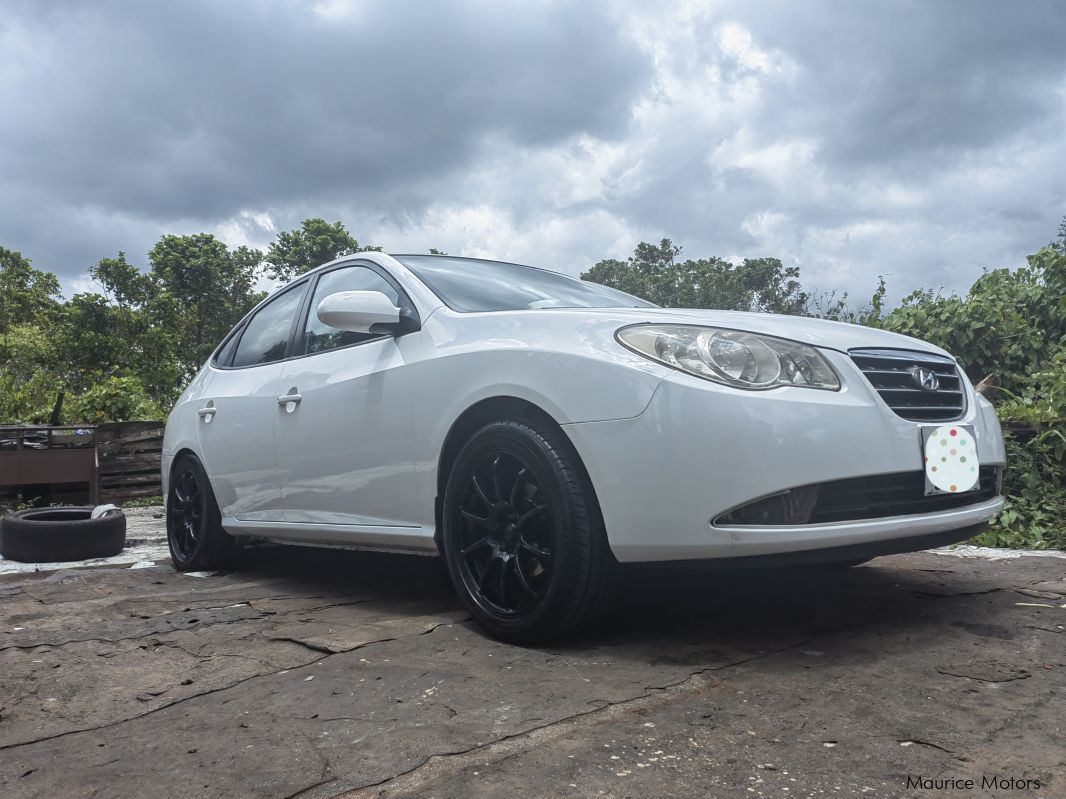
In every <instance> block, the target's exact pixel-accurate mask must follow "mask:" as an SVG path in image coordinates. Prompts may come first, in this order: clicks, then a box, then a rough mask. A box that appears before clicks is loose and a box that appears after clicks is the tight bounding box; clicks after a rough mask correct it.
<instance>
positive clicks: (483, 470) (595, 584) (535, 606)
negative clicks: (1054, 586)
mask: <svg viewBox="0 0 1066 799" xmlns="http://www.w3.org/2000/svg"><path fill="white" fill-rule="evenodd" d="M483 483H484V484H485V485H482V484H483ZM538 508H540V510H538ZM442 519H443V536H442V538H443V543H444V555H445V560H446V562H447V565H448V573H449V575H450V577H451V580H452V584H453V585H454V586H455V589H456V591H457V592H458V593H459V596H460V598H461V599H462V601H463V604H464V605H465V606H466V607H467V609H468V610H469V611H470V613H471V614H472V615H473V616H474V618H475V619H477V620H478V621H479V622H480V623H481V624H482V625H483V626H484V627H485V628H486V629H487V630H488V631H489V633H491V634H492V635H493V636H494V637H496V638H499V639H501V640H504V641H509V642H512V643H520V644H534V643H543V642H545V641H548V640H550V639H552V638H556V637H559V636H563V635H567V634H571V633H574V632H576V631H578V630H580V629H582V628H585V627H587V626H589V625H591V624H593V623H595V622H596V621H598V620H599V619H601V618H602V617H603V616H604V615H605V614H606V613H607V612H608V611H609V609H610V607H611V606H612V605H613V603H614V600H615V598H616V597H617V595H618V587H619V580H620V576H621V575H620V569H619V566H618V564H617V562H616V561H615V559H614V556H613V555H612V554H611V551H610V547H609V546H608V544H607V536H606V534H605V532H604V528H603V521H602V518H601V516H600V511H599V507H598V505H597V503H596V499H595V496H594V494H593V491H592V488H591V486H590V485H589V481H588V478H587V476H586V474H585V471H584V468H583V467H582V466H581V463H580V461H579V459H578V457H577V453H576V452H574V450H573V447H572V446H571V445H570V442H569V441H567V440H566V438H565V436H564V435H563V434H562V433H560V432H558V431H557V430H555V429H553V428H551V427H549V426H548V425H546V424H543V423H539V422H525V421H500V422H493V423H491V424H489V425H486V426H485V427H483V428H482V429H481V430H479V431H478V432H477V433H475V434H474V435H473V436H472V437H471V438H470V440H469V441H468V442H467V443H466V445H465V446H464V447H463V448H462V450H461V451H460V452H459V455H458V457H457V458H456V460H455V463H454V465H453V466H452V469H451V472H450V474H449V475H448V483H447V486H446V488H445V492H444V508H443V514H442Z"/></svg>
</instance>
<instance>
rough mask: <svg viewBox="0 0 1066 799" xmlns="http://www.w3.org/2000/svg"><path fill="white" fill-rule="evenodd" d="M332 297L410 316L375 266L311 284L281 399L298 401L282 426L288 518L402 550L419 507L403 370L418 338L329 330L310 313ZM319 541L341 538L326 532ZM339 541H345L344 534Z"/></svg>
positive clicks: (407, 378)
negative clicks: (374, 298) (376, 303)
mask: <svg viewBox="0 0 1066 799" xmlns="http://www.w3.org/2000/svg"><path fill="white" fill-rule="evenodd" d="M338 291H380V292H382V293H384V294H385V295H386V296H387V297H389V299H390V300H392V302H393V303H394V304H395V305H397V306H398V307H407V308H409V309H410V310H411V311H412V312H414V306H413V305H412V304H411V301H410V300H409V299H408V298H407V296H406V294H405V293H404V292H403V291H402V289H401V288H400V286H399V284H397V283H396V282H395V280H394V279H393V278H392V277H391V276H390V275H388V274H387V273H386V272H384V270H381V269H380V268H378V267H376V266H372V265H370V264H362V263H360V264H346V265H343V266H340V267H337V268H334V269H332V270H329V271H327V272H323V273H321V274H320V275H319V276H318V277H317V283H316V285H315V286H314V288H313V294H312V296H311V300H310V302H308V303H307V305H306V308H307V310H306V311H305V316H306V323H305V325H304V326H302V329H301V331H300V334H299V335H298V336H297V340H296V342H295V350H294V357H292V358H291V359H289V360H288V361H286V363H285V366H284V369H283V372H282V374H283V379H282V385H283V387H284V389H285V391H286V392H287V393H289V394H290V395H299V397H300V400H299V402H298V403H297V404H290V405H289V406H288V407H287V408H286V409H285V411H284V412H283V413H281V414H280V416H279V418H278V428H277V430H278V433H277V435H278V469H279V474H280V476H281V490H282V493H283V503H284V507H285V518H286V520H287V521H290V522H295V523H299V524H301V525H323V526H336V525H346V526H358V527H361V528H375V530H368V529H363V530H361V531H359V530H354V529H353V530H349V531H348V533H349V534H351V535H353V536H359V535H360V533H362V534H363V535H362V537H361V540H363V541H366V542H368V543H376V544H380V545H388V544H390V543H392V544H395V545H397V546H405V543H404V542H403V541H402V539H403V538H404V537H406V536H408V535H415V536H417V535H418V533H417V531H416V530H415V529H414V528H415V527H417V525H415V524H414V523H413V522H411V519H412V518H415V517H416V513H415V511H414V505H415V499H416V498H415V496H414V485H413V482H414V464H413V462H412V441H411V428H412V397H411V384H412V380H411V374H410V368H409V364H410V363H412V361H413V360H414V359H417V356H418V347H419V341H420V336H421V333H420V332H413V333H407V334H406V335H403V336H400V337H396V336H393V335H391V334H370V333H352V332H345V331H340V330H336V329H334V328H331V327H329V326H327V325H326V324H324V323H323V322H321V321H319V319H318V317H317V315H316V313H315V309H316V308H317V307H318V304H319V303H320V302H321V301H322V299H323V298H325V297H326V296H328V295H330V294H333V293H335V292H338ZM305 532H306V534H307V535H308V536H312V535H313V534H314V532H313V529H307V528H305ZM375 532H376V533H377V534H379V535H380V536H381V537H377V536H375V535H374V533H375ZM320 533H321V534H322V535H323V536H328V537H329V538H330V539H333V540H336V539H337V537H338V536H337V535H333V534H330V533H327V532H326V531H325V530H324V529H322V528H320ZM338 535H340V537H341V539H342V540H343V538H344V536H345V535H346V534H345V533H344V531H340V533H339V534H338Z"/></svg>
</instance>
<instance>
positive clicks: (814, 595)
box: [241, 546, 987, 664]
mask: <svg viewBox="0 0 1066 799" xmlns="http://www.w3.org/2000/svg"><path fill="white" fill-rule="evenodd" d="M906 557H907V556H903V557H902V559H903V560H905V559H906ZM900 560H901V558H900V557H899V556H897V557H895V558H891V559H886V558H882V559H876V560H874V561H872V562H870V563H868V564H865V565H863V566H858V567H853V568H850V569H848V568H832V567H826V568H821V567H812V566H796V567H787V566H780V567H765V568H758V569H745V570H725V569H690V568H684V569H681V568H655V567H648V566H642V567H628V568H627V569H626V570H625V584H624V585H625V587H624V591H623V596H622V598H621V600H620V602H619V603H618V606H617V607H616V609H615V610H614V612H613V613H612V615H611V616H610V617H609V618H608V619H606V620H605V621H604V622H603V623H602V624H600V625H599V626H598V627H596V628H595V629H593V630H590V631H587V632H584V633H582V634H580V635H578V636H574V637H571V638H568V639H565V640H563V641H556V642H552V643H551V644H549V645H547V646H546V647H541V648H547V649H549V650H551V651H558V652H561V653H565V652H570V653H577V652H588V651H596V650H598V651H600V652H601V654H603V655H604V656H610V657H612V658H623V659H629V658H635V659H637V660H646V661H647V662H649V663H656V662H672V663H678V664H680V663H681V662H682V661H683V660H684V659H685V658H689V659H691V660H692V662H693V663H697V662H706V661H707V659H708V657H710V659H711V660H714V657H713V656H714V655H715V654H721V655H722V656H723V657H725V656H728V655H729V653H730V652H732V653H736V652H742V651H743V652H751V651H773V650H776V649H779V648H787V647H789V646H793V645H795V644H796V643H797V642H800V641H803V640H805V639H806V638H810V637H812V636H813V635H814V634H816V633H825V632H833V631H841V632H846V631H849V630H854V631H861V630H864V629H866V628H870V627H874V626H876V627H878V628H879V629H881V630H882V632H884V631H887V630H891V629H893V628H905V629H906V630H907V632H908V633H909V634H915V635H921V634H928V633H930V632H931V631H932V630H935V628H936V627H937V626H938V625H942V624H945V623H947V619H946V618H945V617H944V616H943V613H944V609H945V608H946V607H947V605H946V603H943V602H938V601H936V600H938V599H941V598H943V597H945V596H951V595H955V594H969V593H981V592H982V591H984V590H987V586H985V585H984V584H983V582H982V581H981V578H979V577H977V576H976V575H968V574H958V573H956V572H955V571H954V567H955V564H954V563H950V562H949V563H946V564H945V565H944V566H943V568H940V567H939V566H938V567H936V568H931V567H929V565H928V562H925V563H924V564H923V565H921V566H918V565H908V564H905V563H904V564H901V563H900ZM945 560H948V559H946V558H945ZM241 573H242V574H244V575H247V576H249V577H255V578H264V579H271V580H274V581H278V582H279V583H280V584H281V585H282V586H283V587H284V590H285V591H288V592H291V593H292V594H293V595H294V596H299V595H318V594H322V593H334V592H336V593H340V592H344V591H348V590H351V589H352V588H353V587H358V588H359V589H360V590H361V591H368V592H370V593H373V594H377V595H380V596H381V597H382V599H380V600H378V607H379V608H380V610H381V611H382V612H383V613H390V612H393V611H395V613H397V614H403V613H405V612H411V610H410V609H411V607H412V602H415V603H421V602H428V603H432V604H433V605H436V606H445V607H446V606H449V605H450V606H453V607H454V609H456V610H460V609H461V605H460V603H459V600H458V599H457V597H456V596H455V593H454V591H453V589H452V587H451V584H450V582H449V579H448V575H447V572H446V569H445V567H444V564H443V562H442V561H441V560H440V559H438V558H435V557H423V556H414V555H399V554H385V553H377V552H351V551H341V550H326V549H310V548H303V547H283V546H277V547H263V548H258V549H254V550H251V551H249V552H247V553H246V557H245V560H244V563H243V565H242V569H241ZM390 602H392V603H394V604H395V608H393V609H392V610H390ZM468 623H469V624H471V625H473V622H472V621H471V622H468ZM667 651H669V654H664V653H665V652H667ZM679 658H680V659H681V660H679Z"/></svg>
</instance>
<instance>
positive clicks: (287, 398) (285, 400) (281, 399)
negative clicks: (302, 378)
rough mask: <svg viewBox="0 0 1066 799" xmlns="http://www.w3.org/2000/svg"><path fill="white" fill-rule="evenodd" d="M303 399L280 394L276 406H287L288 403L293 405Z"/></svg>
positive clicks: (292, 395) (298, 395)
mask: <svg viewBox="0 0 1066 799" xmlns="http://www.w3.org/2000/svg"><path fill="white" fill-rule="evenodd" d="M302 399H303V396H301V395H300V394H282V395H281V396H280V397H278V405H288V404H289V403H290V402H291V403H293V404H295V403H298V402H299V401H300V400H302Z"/></svg>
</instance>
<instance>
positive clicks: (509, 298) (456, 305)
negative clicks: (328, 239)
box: [393, 255, 655, 312]
mask: <svg viewBox="0 0 1066 799" xmlns="http://www.w3.org/2000/svg"><path fill="white" fill-rule="evenodd" d="M393 257H394V258H395V259H396V260H397V261H399V262H400V263H402V264H403V265H404V266H406V267H407V268H408V269H410V270H411V271H412V272H414V273H415V274H416V275H418V277H419V278H420V279H421V280H422V281H423V282H424V283H425V284H426V285H427V286H429V287H430V288H431V289H433V292H434V293H435V294H436V295H437V296H438V297H440V298H441V299H442V300H444V302H445V303H447V305H448V307H450V308H452V309H454V310H456V311H471V312H474V311H523V310H533V309H536V308H654V307H655V306H654V305H653V304H652V303H650V302H646V301H644V300H642V299H639V298H637V297H633V296H631V295H629V294H626V293H625V292H624V291H618V290H616V289H612V288H608V287H607V286H601V285H600V284H599V283H589V282H586V281H584V280H578V279H576V278H572V277H568V276H566V275H561V274H559V273H558V272H549V271H548V270H546V269H537V268H535V267H532V266H522V265H520V264H508V263H503V262H502V261H481V260H478V259H476V258H450V257H443V256H440V255H394V256H393Z"/></svg>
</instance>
